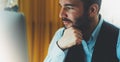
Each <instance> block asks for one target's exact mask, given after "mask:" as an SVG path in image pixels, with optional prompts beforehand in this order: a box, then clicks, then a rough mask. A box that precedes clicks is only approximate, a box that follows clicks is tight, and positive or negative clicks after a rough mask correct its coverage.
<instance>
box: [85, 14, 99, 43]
mask: <svg viewBox="0 0 120 62" xmlns="http://www.w3.org/2000/svg"><path fill="white" fill-rule="evenodd" d="M90 21H91V24H90V25H89V26H88V27H87V28H85V29H84V31H83V38H84V40H85V41H88V40H89V39H90V37H91V35H92V33H93V31H94V30H95V28H96V26H97V25H98V23H99V16H96V17H94V18H91V20H90Z"/></svg>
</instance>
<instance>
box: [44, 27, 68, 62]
mask: <svg viewBox="0 0 120 62" xmlns="http://www.w3.org/2000/svg"><path fill="white" fill-rule="evenodd" d="M63 31H64V28H61V29H59V30H58V31H57V32H56V33H55V35H54V37H53V39H52V41H51V43H50V46H49V49H48V54H47V56H46V58H45V60H44V62H64V59H65V57H66V54H67V52H68V50H65V51H63V50H61V49H60V48H59V47H58V45H57V44H56V42H57V41H58V40H59V39H60V38H61V37H62V33H63Z"/></svg>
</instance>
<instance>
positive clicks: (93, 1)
mask: <svg viewBox="0 0 120 62" xmlns="http://www.w3.org/2000/svg"><path fill="white" fill-rule="evenodd" d="M81 1H82V2H83V3H84V5H85V8H86V9H88V8H89V7H90V6H91V5H92V4H98V6H99V10H100V8H101V2H102V0H81Z"/></svg>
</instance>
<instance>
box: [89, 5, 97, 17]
mask: <svg viewBox="0 0 120 62" xmlns="http://www.w3.org/2000/svg"><path fill="white" fill-rule="evenodd" d="M98 11H99V6H98V4H92V5H91V6H90V7H89V16H90V17H94V16H95V15H97V14H98Z"/></svg>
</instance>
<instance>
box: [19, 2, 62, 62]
mask: <svg viewBox="0 0 120 62" xmlns="http://www.w3.org/2000/svg"><path fill="white" fill-rule="evenodd" d="M19 6H20V11H21V12H23V13H24V15H25V16H26V26H27V39H28V41H27V42H28V55H29V62H43V60H44V58H45V56H46V54H47V50H48V46H49V43H50V41H51V39H52V37H53V35H54V33H55V31H56V30H57V29H58V28H60V27H61V26H62V23H61V21H60V19H59V4H58V0H20V1H19Z"/></svg>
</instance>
